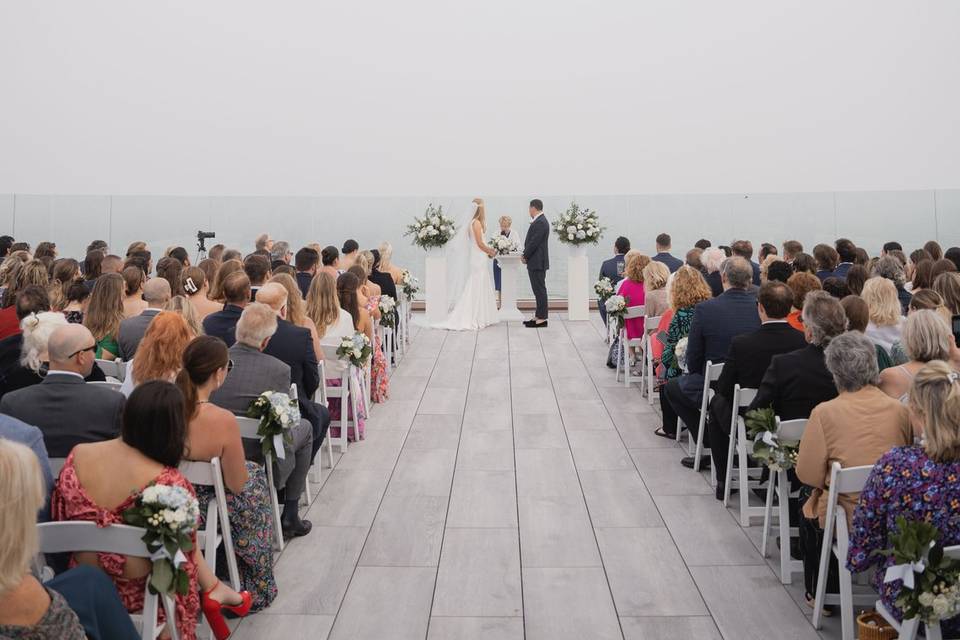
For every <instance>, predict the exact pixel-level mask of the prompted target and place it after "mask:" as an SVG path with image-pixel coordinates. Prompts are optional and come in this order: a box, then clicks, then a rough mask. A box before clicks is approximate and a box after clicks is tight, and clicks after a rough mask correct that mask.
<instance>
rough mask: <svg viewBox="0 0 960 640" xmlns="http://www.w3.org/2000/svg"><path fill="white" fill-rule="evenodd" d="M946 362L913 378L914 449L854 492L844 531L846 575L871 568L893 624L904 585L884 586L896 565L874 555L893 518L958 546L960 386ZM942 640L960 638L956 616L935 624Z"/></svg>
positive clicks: (882, 464) (888, 458)
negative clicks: (917, 429) (918, 431)
mask: <svg viewBox="0 0 960 640" xmlns="http://www.w3.org/2000/svg"><path fill="white" fill-rule="evenodd" d="M957 380H958V376H957V373H956V371H954V370H953V369H952V368H951V367H950V366H949V365H947V364H946V363H944V362H938V361H934V362H930V363H928V364H927V365H926V366H924V367H923V368H922V369H921V370H920V371H919V372H917V375H916V377H915V378H914V382H913V387H912V389H911V391H910V403H909V409H910V413H911V416H912V418H913V420H914V424H917V425H919V426H921V427H922V430H923V439H922V441H921V443H920V444H915V445H912V446H911V444H909V443H908V444H907V445H906V446H901V447H896V448H893V449H890V450H889V451H887V452H886V453H884V455H883V456H881V457H880V459H879V460H877V461H876V464H874V466H873V471H871V472H870V477H869V478H867V482H866V485H864V487H863V491H862V492H861V493H860V499H859V501H858V503H857V506H856V509H855V510H854V512H853V525H852V526H851V528H850V550H849V553H848V555H847V568H848V569H850V570H851V571H853V572H855V573H860V572H862V571H866V570H867V569H869V568H870V567H872V566H876V567H877V572H876V574H875V576H874V579H873V585H874V588H875V589H876V590H877V591H878V592H879V593H880V595H881V598H882V599H883V604H884V606H885V607H886V608H887V610H888V611H890V612H892V613H893V615H894V617H895V618H896V619H897V620H902V619H903V614H902V612H901V611H900V609H899V608H898V607H897V597H898V596H899V595H900V590H901V588H902V582H901V581H900V580H894V581H891V582H885V580H884V574H885V573H886V570H887V567H890V566H891V565H893V564H896V561H895V559H894V557H893V555H892V554H887V553H880V555H877V554H878V553H879V552H881V551H882V550H884V549H889V548H890V547H891V546H892V545H891V542H890V535H891V534H893V533H896V532H897V518H899V517H905V518H907V520H915V521H921V522H928V523H930V524H932V525H933V526H935V527H937V529H938V530H939V532H940V539H939V542H940V544H941V545H943V546H945V547H947V546H952V545H957V544H960V521H958V520H957V508H956V505H957V503H958V502H960V483H958V482H957V480H956V479H957V478H958V477H960V384H958V382H957ZM940 624H941V631H942V632H943V637H945V638H956V637H958V634H960V617H953V618H950V619H948V620H944V621H941V623H940Z"/></svg>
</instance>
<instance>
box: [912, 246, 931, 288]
mask: <svg viewBox="0 0 960 640" xmlns="http://www.w3.org/2000/svg"><path fill="white" fill-rule="evenodd" d="M924 253H926V252H924ZM932 286H933V260H930V259H926V260H920V261H919V262H918V263H917V264H916V265H915V266H914V268H913V274H912V277H911V279H910V292H911V293H917V292H918V291H922V290H923V289H929V288H930V287H932Z"/></svg>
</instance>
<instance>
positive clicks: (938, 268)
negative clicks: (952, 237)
mask: <svg viewBox="0 0 960 640" xmlns="http://www.w3.org/2000/svg"><path fill="white" fill-rule="evenodd" d="M956 272H957V265H955V264H953V261H952V260H947V259H946V258H941V259H940V260H935V261H934V263H933V266H932V267H931V268H930V279H931V280H933V281H934V282H936V280H937V278H939V277H940V275H941V274H944V273H956Z"/></svg>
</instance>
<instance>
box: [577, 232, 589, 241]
mask: <svg viewBox="0 0 960 640" xmlns="http://www.w3.org/2000/svg"><path fill="white" fill-rule="evenodd" d="M586 237H587V234H585V233H584V232H583V231H577V238H578V239H580V240H583V239H584V238H586Z"/></svg>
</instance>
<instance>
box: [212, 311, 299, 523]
mask: <svg viewBox="0 0 960 640" xmlns="http://www.w3.org/2000/svg"><path fill="white" fill-rule="evenodd" d="M276 330H277V314H276V313H274V311H273V309H271V308H270V307H268V306H267V305H265V304H260V303H256V302H254V303H251V304H249V305H247V306H246V307H245V308H244V310H243V313H242V314H241V316H240V320H239V321H238V322H237V328H236V336H237V341H236V342H235V343H234V345H233V346H232V347H230V360H231V362H233V369H231V370H230V373H229V374H227V378H226V380H224V382H223V386H221V387H220V388H219V389H217V390H216V391H215V392H214V393H213V395H212V396H211V397H210V401H211V402H213V403H214V404H215V405H217V406H219V407H223V408H224V409H227V410H228V411H232V412H233V413H235V414H237V415H246V413H247V409H248V408H249V407H250V404H251V403H252V402H253V401H254V400H255V399H256V398H257V397H258V396H259V395H260V394H261V393H263V392H264V391H277V392H280V393H290V367H289V366H287V365H286V364H284V363H283V362H281V361H280V360H277V359H276V358H274V357H273V356H269V355H267V354H265V353H263V349H264V348H265V347H266V346H267V343H268V342H270V338H271V336H273V334H274V333H275V332H276ZM290 435H291V436H292V437H293V442H292V443H288V444H285V445H284V451H285V454H286V455H285V457H284V459H283V460H277V461H275V464H276V467H275V469H274V470H275V475H274V480H275V482H276V483H277V486H276V489H277V491H278V495H279V496H280V499H281V501H282V502H283V514H282V515H281V516H280V525H281V527H282V528H283V535H284V537H288V538H292V537H296V536H305V535H307V534H308V533H310V529H311V528H312V525H311V523H310V521H309V520H301V519H300V516H299V514H298V512H297V506H298V502H299V498H300V494H301V493H303V490H304V488H305V486H306V481H307V471H309V470H310V463H311V462H312V457H313V456H312V451H311V447H312V445H313V428H312V427H311V426H310V423H309V422H308V421H307V420H305V419H301V420H300V424H299V425H297V426H295V427H293V429H291V430H290ZM244 449H245V451H246V455H247V459H249V460H253V461H256V462H260V463H262V462H263V455H262V453H261V450H260V445H259V443H253V442H251V441H244Z"/></svg>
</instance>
